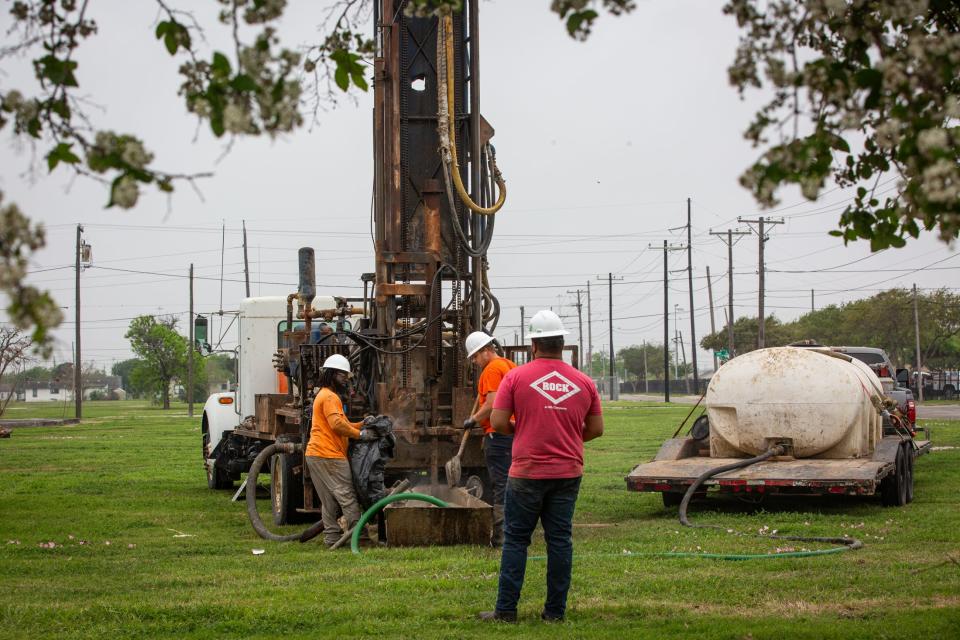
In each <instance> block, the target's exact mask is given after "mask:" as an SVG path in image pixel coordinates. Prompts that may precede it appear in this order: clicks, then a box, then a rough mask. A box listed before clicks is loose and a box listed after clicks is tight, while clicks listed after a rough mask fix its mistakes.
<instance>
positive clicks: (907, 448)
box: [903, 442, 916, 503]
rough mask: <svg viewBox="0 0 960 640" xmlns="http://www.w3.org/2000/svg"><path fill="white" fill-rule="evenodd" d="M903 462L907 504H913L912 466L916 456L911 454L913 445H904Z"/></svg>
mask: <svg viewBox="0 0 960 640" xmlns="http://www.w3.org/2000/svg"><path fill="white" fill-rule="evenodd" d="M903 449H904V460H905V461H906V467H907V502H908V503H910V502H913V465H914V462H915V461H916V455H914V452H913V445H912V444H911V443H910V442H906V443H904V447H903Z"/></svg>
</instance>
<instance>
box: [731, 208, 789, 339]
mask: <svg viewBox="0 0 960 640" xmlns="http://www.w3.org/2000/svg"><path fill="white" fill-rule="evenodd" d="M737 222H743V223H745V224H747V225H751V224H756V225H758V228H757V229H756V230H755V232H756V234H757V238H758V239H759V243H760V251H759V253H760V265H759V271H760V293H759V295H758V307H759V309H758V311H757V315H758V318H757V323H758V324H757V348H758V349H763V348H764V346H766V336H765V334H764V325H765V324H766V320H767V318H766V315H765V312H764V310H763V302H764V297H765V295H764V286H765V282H764V280H765V275H766V270H767V267H766V264H765V263H764V261H763V246H764V245H765V244H766V243H767V240H768V238H767V235H766V231H764V228H763V227H764V225H765V224H783V219H782V218H781V219H780V220H773V219H772V218H764V217H763V216H760V217H759V218H757V219H756V220H744V219H742V218H737ZM750 229H751V230H753V227H750Z"/></svg>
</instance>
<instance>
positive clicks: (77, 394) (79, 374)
mask: <svg viewBox="0 0 960 640" xmlns="http://www.w3.org/2000/svg"><path fill="white" fill-rule="evenodd" d="M82 234H83V225H80V224H78V225H77V255H76V258H77V262H76V276H77V288H76V292H75V297H74V305H73V306H74V330H75V332H76V337H75V338H74V342H75V343H76V344H75V345H74V351H73V403H74V417H76V419H77V420H80V419H81V418H82V417H83V364H82V359H81V357H80V251H81V248H82V246H83V237H82Z"/></svg>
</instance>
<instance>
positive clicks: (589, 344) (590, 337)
mask: <svg viewBox="0 0 960 640" xmlns="http://www.w3.org/2000/svg"><path fill="white" fill-rule="evenodd" d="M587 362H589V363H590V373H589V374H588V375H589V376H590V377H591V378H592V377H593V307H592V306H591V305H590V281H589V280H587Z"/></svg>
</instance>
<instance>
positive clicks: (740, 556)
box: [527, 547, 850, 562]
mask: <svg viewBox="0 0 960 640" xmlns="http://www.w3.org/2000/svg"><path fill="white" fill-rule="evenodd" d="M849 549H850V547H832V548H830V549H815V550H813V551H786V552H784V553H694V552H692V551H651V552H632V551H628V552H626V553H622V552H621V553H585V554H583V555H578V556H576V557H577V558H633V557H636V558H698V559H703V558H706V559H708V560H773V559H775V558H809V557H811V556H826V555H832V554H834V553H843V552H844V551H848V550H849ZM546 559H547V556H530V557H529V558H527V560H532V561H541V562H542V561H544V560H546Z"/></svg>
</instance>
